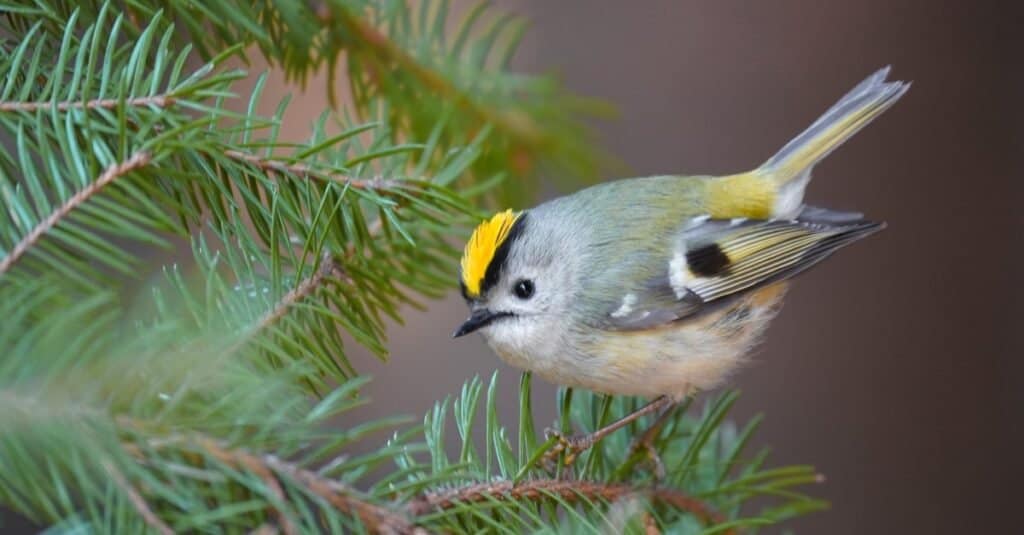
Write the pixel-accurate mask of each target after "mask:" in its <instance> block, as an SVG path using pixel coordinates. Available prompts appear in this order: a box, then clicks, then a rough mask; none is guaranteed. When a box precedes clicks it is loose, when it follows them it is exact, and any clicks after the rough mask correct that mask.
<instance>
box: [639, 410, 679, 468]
mask: <svg viewBox="0 0 1024 535" xmlns="http://www.w3.org/2000/svg"><path fill="white" fill-rule="evenodd" d="M674 405H675V403H669V404H668V406H667V407H665V410H663V411H661V414H659V415H658V419H657V420H655V421H654V423H653V424H651V426H650V427H648V428H647V430H646V431H644V434H642V435H640V438H639V439H637V440H635V441H634V442H633V445H632V446H631V447H630V449H629V455H628V456H627V458H629V457H632V456H633V454H634V453H636V452H637V451H638V450H640V449H643V450H644V452H645V453H646V454H647V458H648V460H650V461H651V464H653V465H654V481H655V483H657V482H659V481H662V480H663V479H665V463H664V462H662V460H661V455H658V450H657V448H655V447H654V440H655V439H656V438H658V435H659V434H661V429H662V428H663V427H665V423H666V422H668V420H669V417H670V416H672V412H673V411H672V409H673V408H674V407H673V406H674Z"/></svg>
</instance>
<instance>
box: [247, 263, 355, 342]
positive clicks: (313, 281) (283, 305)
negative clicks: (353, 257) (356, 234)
mask: <svg viewBox="0 0 1024 535" xmlns="http://www.w3.org/2000/svg"><path fill="white" fill-rule="evenodd" d="M328 275H333V276H335V277H338V278H342V277H344V276H345V272H344V271H343V270H342V269H341V266H339V265H338V262H337V261H336V260H335V259H334V258H333V257H332V256H331V255H330V254H329V253H326V252H325V253H324V256H323V260H322V261H321V262H320V269H318V270H316V271H314V272H313V274H312V275H310V276H309V277H308V278H306V279H304V280H303V281H302V282H300V283H299V284H298V286H296V287H295V288H292V290H291V291H290V292H288V293H286V294H284V297H282V298H281V300H280V301H278V302H277V304H276V305H274V308H272V309H271V310H270V311H269V312H267V313H266V314H264V315H263V317H262V318H260V320H259V321H258V322H256V325H254V326H253V328H252V332H261V331H263V330H265V329H268V328H270V327H271V326H273V325H274V324H275V323H277V322H278V321H279V320H280V319H281V318H283V317H284V316H285V315H286V314H287V313H288V309H289V308H291V307H292V306H294V305H295V304H296V303H298V302H299V301H302V300H303V299H305V298H307V297H309V296H310V295H313V292H315V291H316V290H317V289H318V288H319V287H320V285H321V284H323V282H324V279H325V278H327V276H328Z"/></svg>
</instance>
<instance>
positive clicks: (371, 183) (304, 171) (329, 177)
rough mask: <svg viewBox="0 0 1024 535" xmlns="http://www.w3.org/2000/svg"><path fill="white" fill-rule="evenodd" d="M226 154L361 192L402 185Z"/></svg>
mask: <svg viewBox="0 0 1024 535" xmlns="http://www.w3.org/2000/svg"><path fill="white" fill-rule="evenodd" d="M224 154H225V155H226V156H227V157H229V158H231V159H234V160H239V161H242V162H246V163H249V164H252V165H255V166H256V167H258V168H260V169H262V170H263V171H267V172H271V173H286V174H290V175H294V176H298V177H303V178H310V179H313V180H318V181H320V182H334V183H337V184H342V185H347V186H349V187H351V188H356V189H361V190H382V189H390V188H397V187H400V186H401V185H402V181H401V180H389V179H385V178H371V179H369V180H367V179H362V178H353V177H350V176H347V175H343V174H340V173H332V172H329V171H323V170H320V169H316V168H314V167H311V166H309V165H306V164H304V163H287V162H283V161H281V160H274V159H271V158H262V157H260V156H257V155H255V154H250V153H248V152H243V151H240V150H234V149H228V150H226V151H224Z"/></svg>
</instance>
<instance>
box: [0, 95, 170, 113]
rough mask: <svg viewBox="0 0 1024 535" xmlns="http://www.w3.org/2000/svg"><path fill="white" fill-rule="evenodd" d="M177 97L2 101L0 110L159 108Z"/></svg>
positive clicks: (165, 106)
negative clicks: (122, 106)
mask: <svg viewBox="0 0 1024 535" xmlns="http://www.w3.org/2000/svg"><path fill="white" fill-rule="evenodd" d="M175 102H176V99H175V98H174V97H172V96H170V95H153V96H150V97H135V98H129V99H125V100H124V101H123V102H122V101H121V100H119V99H116V98H98V99H93V100H86V101H64V102H17V101H2V102H0V112H5V113H6V112H15V111H23V112H30V113H31V112H35V111H49V110H52V109H54V108H56V109H57V111H69V110H95V109H105V110H112V109H114V108H116V107H118V106H120V105H122V104H124V105H125V106H127V107H130V108H138V107H143V106H155V107H157V108H169V107H171V106H173V105H174V103H175Z"/></svg>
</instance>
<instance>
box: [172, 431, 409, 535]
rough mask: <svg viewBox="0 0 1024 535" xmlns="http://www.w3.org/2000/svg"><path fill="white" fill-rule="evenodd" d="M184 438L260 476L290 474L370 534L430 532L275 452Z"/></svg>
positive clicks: (397, 513)
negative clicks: (260, 453)
mask: <svg viewBox="0 0 1024 535" xmlns="http://www.w3.org/2000/svg"><path fill="white" fill-rule="evenodd" d="M182 439H183V440H186V441H187V442H189V443H191V444H194V445H195V446H197V447H198V448H200V449H201V450H203V451H204V452H206V453H207V454H209V455H210V456H211V457H213V458H215V459H217V460H218V461H220V462H222V463H224V464H227V465H230V466H234V467H237V468H242V469H245V470H248V471H250V472H252V473H254V474H256V475H259V476H260V477H261V478H263V477H265V475H266V474H274V473H276V474H279V475H281V476H284V477H287V478H288V479H291V480H292V481H294V482H296V483H298V484H299V485H302V486H303V487H304V488H305V489H306V490H307V491H309V492H310V493H311V494H314V495H316V496H319V497H320V498H322V499H323V500H324V501H325V502H327V503H328V504H330V505H331V506H332V507H334V508H335V509H336V510H338V511H340V512H342V513H344V514H348V515H353V516H355V517H357V518H358V519H359V521H360V522H362V523H363V525H364V526H365V527H366V528H367V530H369V532H371V533H382V534H385V535H403V534H417V535H423V534H426V533H427V532H426V531H425V530H423V529H422V528H418V527H416V526H414V525H413V524H412V523H411V522H410V521H409V519H408V518H406V516H405V515H404V514H402V513H400V512H396V511H392V510H390V509H387V508H385V507H382V506H380V505H376V504H373V503H370V502H368V501H366V500H365V499H363V498H361V497H360V496H359V494H358V492H357V491H355V490H354V489H352V488H350V487H348V486H347V485H345V484H343V483H341V482H339V481H334V480H331V479H327V478H324V477H322V476H320V475H318V474H317V473H316V472H313V471H311V470H307V469H305V468H302V467H300V466H297V465H295V464H293V463H290V462H287V461H284V460H282V459H279V458H277V457H275V456H273V455H257V454H253V453H249V452H247V451H244V450H240V449H232V448H230V447H228V446H225V445H223V444H221V443H220V442H218V441H217V440H214V439H212V438H208V437H205V436H201V435H193V436H192V437H191V438H187V439H186V438H184V437H182ZM167 443H168V442H167V441H163V442H162V444H163V445H166V444H167ZM278 491H280V487H278Z"/></svg>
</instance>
